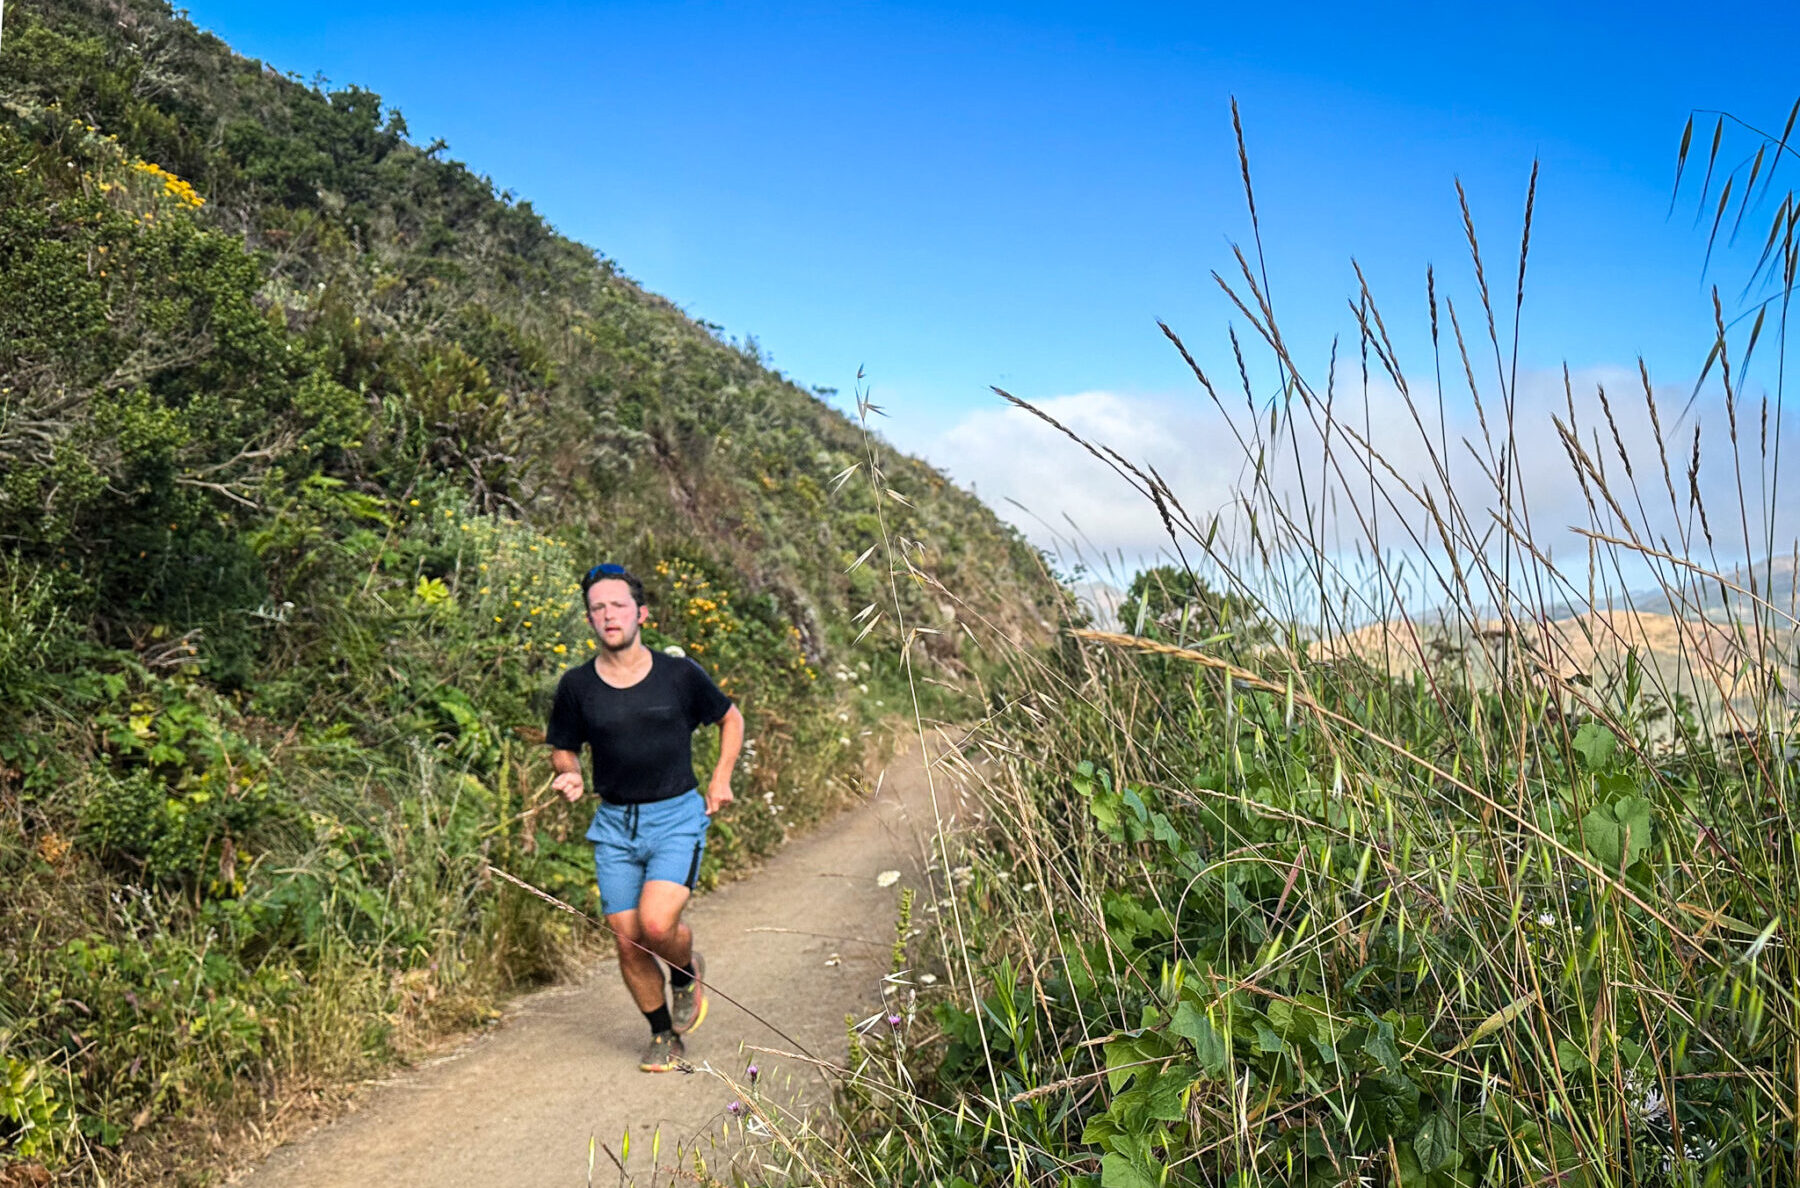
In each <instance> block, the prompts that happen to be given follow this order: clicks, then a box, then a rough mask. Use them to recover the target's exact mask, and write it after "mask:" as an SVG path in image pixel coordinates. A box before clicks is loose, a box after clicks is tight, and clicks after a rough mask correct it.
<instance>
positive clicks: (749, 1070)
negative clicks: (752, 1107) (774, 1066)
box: [744, 1064, 762, 1085]
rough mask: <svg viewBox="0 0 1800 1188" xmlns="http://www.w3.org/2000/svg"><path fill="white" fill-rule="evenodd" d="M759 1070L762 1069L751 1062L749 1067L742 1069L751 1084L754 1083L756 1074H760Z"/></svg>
mask: <svg viewBox="0 0 1800 1188" xmlns="http://www.w3.org/2000/svg"><path fill="white" fill-rule="evenodd" d="M761 1072H762V1069H760V1068H758V1067H756V1066H755V1065H754V1064H752V1065H751V1066H750V1067H749V1068H747V1069H745V1070H744V1075H745V1076H747V1077H749V1078H750V1083H751V1084H752V1085H754V1084H756V1078H757V1076H758V1075H759V1074H761Z"/></svg>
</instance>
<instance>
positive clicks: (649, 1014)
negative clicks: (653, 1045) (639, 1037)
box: [644, 1006, 675, 1035]
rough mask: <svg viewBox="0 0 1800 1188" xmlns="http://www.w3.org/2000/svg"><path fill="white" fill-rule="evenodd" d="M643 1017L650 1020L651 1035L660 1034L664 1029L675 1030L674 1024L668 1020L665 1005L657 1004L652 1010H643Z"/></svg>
mask: <svg viewBox="0 0 1800 1188" xmlns="http://www.w3.org/2000/svg"><path fill="white" fill-rule="evenodd" d="M644 1018H645V1019H648V1020H649V1021H650V1034H651V1035H661V1034H662V1033H663V1032H665V1031H673V1030H675V1025H674V1024H673V1023H671V1022H670V1021H669V1008H668V1007H666V1006H659V1007H657V1008H656V1009H655V1010H653V1011H645V1012H644Z"/></svg>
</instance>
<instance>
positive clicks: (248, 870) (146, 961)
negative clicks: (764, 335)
mask: <svg viewBox="0 0 1800 1188" xmlns="http://www.w3.org/2000/svg"><path fill="white" fill-rule="evenodd" d="M5 21H6V27H5V38H4V42H3V44H0V875H3V876H4V877H5V879H6V880H7V883H8V886H9V887H11V888H14V889H15V890H14V893H13V894H12V895H10V896H9V897H8V902H7V903H6V905H5V906H4V907H3V908H0V1181H3V1180H4V1178H5V1177H6V1176H7V1175H8V1174H9V1173H8V1172H7V1171H6V1170H5V1169H6V1168H7V1167H8V1166H9V1165H12V1164H16V1166H17V1167H18V1168H23V1169H26V1170H25V1171H20V1172H19V1173H18V1174H21V1175H24V1174H27V1173H29V1174H32V1175H35V1174H37V1171H35V1170H32V1169H49V1170H50V1171H52V1172H56V1173H58V1174H61V1173H64V1172H67V1173H70V1174H73V1175H76V1176H77V1177H85V1178H87V1179H90V1180H98V1179H108V1180H111V1181H112V1182H118V1181H119V1177H120V1176H121V1175H123V1178H124V1179H125V1180H127V1181H129V1180H132V1179H135V1178H155V1176H156V1175H158V1174H161V1173H160V1172H159V1171H158V1169H167V1168H168V1167H170V1166H172V1164H171V1159H172V1158H174V1157H172V1156H170V1155H169V1153H170V1152H172V1151H177V1150H180V1149H183V1148H185V1149H187V1150H189V1151H192V1150H194V1149H197V1148H198V1147H199V1146H200V1144H196V1143H194V1142H193V1141H192V1131H191V1128H195V1127H199V1128H206V1129H210V1130H211V1132H212V1133H213V1134H214V1135H216V1134H218V1133H219V1131H218V1129H217V1127H219V1126H224V1125H227V1124H228V1123H229V1122H230V1120H231V1119H233V1118H235V1117H238V1116H240V1115H241V1113H242V1111H243V1110H244V1109H246V1108H248V1106H249V1104H250V1103H253V1102H256V1101H257V1100H259V1099H265V1098H270V1097H273V1098H274V1099H276V1100H279V1099H280V1098H281V1095H283V1094H290V1093H293V1092H297V1091H300V1090H303V1089H304V1090H307V1091H312V1090H315V1089H318V1088H319V1087H321V1086H329V1085H331V1084H333V1083H335V1082H336V1081H338V1080H341V1079H343V1078H346V1077H354V1076H360V1075H364V1074H365V1073H366V1072H367V1071H368V1070H369V1069H370V1068H373V1067H377V1066H379V1065H380V1064H381V1063H383V1062H385V1061H389V1060H391V1059H393V1058H395V1057H396V1056H403V1055H405V1054H406V1053H408V1052H410V1051H414V1050H417V1046H418V1044H419V1043H420V1042H422V1041H423V1040H424V1039H426V1038H428V1037H429V1036H431V1035H433V1034H435V1033H437V1032H440V1031H442V1030H443V1029H446V1028H457V1027H464V1026H468V1025H470V1024H471V1023H475V1022H479V1021H480V1020H481V1019H483V1018H485V1017H487V1013H488V1012H489V1011H490V1009H491V1007H492V1004H493V1003H494V1002H495V1001H497V998H498V996H500V995H503V994H505V993H506V992H507V991H508V990H509V989H510V988H512V987H515V986H518V985H522V984H528V983H531V982H534V981H540V980H543V979H546V978H550V977H554V976H556V975H557V973H558V972H559V971H561V970H563V969H565V968H566V967H567V963H568V961H569V960H570V959H571V957H572V956H573V955H575V954H577V953H578V952H579V950H580V944H581V942H580V939H579V938H578V937H576V936H575V935H573V933H572V932H571V930H570V929H569V927H568V926H567V925H566V924H564V923H562V922H561V921H559V920H557V919H554V918H552V914H551V913H547V912H545V911H543V910H542V909H541V907H539V906H537V905H535V904H534V903H532V902H530V901H529V900H526V899H524V898H521V897H519V896H515V895H513V894H511V893H503V891H502V890H501V889H500V884H497V883H496V882H495V881H494V880H493V879H492V878H491V877H490V876H489V874H488V871H489V868H490V866H500V867H504V868H505V869H508V870H510V871H512V872H513V873H516V874H519V875H521V876H523V877H525V878H527V879H529V880H530V881H532V882H533V883H535V884H536V885H538V886H541V887H545V888H547V889H549V890H550V891H552V892H554V893H556V894H560V895H564V896H566V897H568V898H569V899H571V901H573V902H578V903H582V902H586V898H584V897H588V898H591V896H592V885H591V881H592V871H591V868H590V866H589V859H588V857H587V855H586V853H585V847H584V846H583V845H582V844H581V842H580V840H579V835H580V826H581V824H583V822H581V821H579V820H577V819H576V817H577V814H576V812H575V811H574V810H570V811H568V812H566V813H565V812H564V810H563V808H562V806H561V805H560V804H551V803H549V802H548V801H546V800H545V799H544V797H543V783H544V779H545V778H546V775H547V772H546V769H545V765H544V763H543V756H542V754H541V747H539V746H537V745H536V743H535V740H536V738H537V737H539V736H538V735H537V734H536V729H537V727H539V726H540V725H541V718H542V702H543V698H544V693H545V690H546V688H547V687H548V686H549V684H550V683H551V682H552V681H553V680H554V678H555V676H556V675H557V673H558V672H560V671H561V670H562V669H563V668H564V667H566V666H567V665H568V664H570V663H572V662H573V661H574V660H575V659H576V658H577V657H579V656H580V655H583V654H584V653H585V650H586V649H587V648H588V647H590V646H591V642H590V640H589V639H588V638H587V636H586V634H585V632H584V629H583V627H582V624H581V621H580V617H579V615H578V614H577V613H576V611H575V607H576V602H575V599H574V597H573V594H574V583H575V581H576V579H577V578H578V576H579V574H580V573H581V572H582V571H584V570H585V569H586V568H587V567H588V566H589V565H591V564H593V563H594V562H596V561H599V560H614V561H621V562H624V563H626V564H628V565H630V566H632V567H633V568H635V569H637V570H638V571H639V572H641V573H642V574H644V576H645V577H646V579H647V582H648V584H649V587H650V595H651V599H652V614H653V630H652V631H651V632H650V633H649V634H650V637H651V639H652V642H654V643H656V644H659V645H672V644H679V645H681V646H682V647H684V648H685V649H686V650H687V651H688V652H689V653H690V654H693V655H695V656H696V657H698V658H699V659H700V660H701V662H702V663H704V664H705V665H707V666H708V667H709V668H710V669H712V670H713V671H714V672H715V673H716V674H717V675H718V676H719V678H720V680H721V683H722V684H723V685H724V686H725V687H726V688H727V690H728V691H729V692H731V693H732V694H733V695H734V696H736V697H737V698H738V699H739V701H740V702H741V704H743V706H744V708H745V711H746V714H747V716H748V718H749V721H750V733H751V736H752V739H753V743H754V747H753V753H752V754H751V755H749V756H748V757H747V759H746V761H745V763H744V764H743V765H742V767H741V768H740V774H741V779H740V781H739V786H738V798H739V803H738V805H737V806H736V807H735V808H734V812H733V816H732V818H731V819H730V821H729V822H724V823H722V827H721V828H719V829H716V830H715V834H716V837H715V839H714V845H713V846H712V847H710V848H709V852H708V855H707V857H708V863H707V866H706V869H705V872H704V877H705V878H706V879H707V880H714V879H717V878H718V877H720V876H721V874H724V873H728V872H729V871H731V870H733V869H736V868H739V867H741V866H743V865H744V864H745V863H747V862H749V861H751V860H753V859H754V858H755V857H756V856H757V855H759V854H765V853H768V852H769V851H770V850H771V849H772V848H773V847H775V846H776V845H778V844H779V843H780V841H781V840H782V838H783V837H784V836H785V835H786V834H787V833H788V832H789V831H790V830H792V829H794V828H797V827H800V826H803V825H805V824H807V823H809V822H810V821H812V820H815V819H817V818H818V817H819V816H821V815H822V814H824V813H825V812H827V811H828V810H829V809H830V808H832V807H833V806H834V804H836V803H838V802H839V801H841V800H842V799H843V797H844V796H845V794H846V790H847V789H849V788H851V787H853V786H854V783H855V781H856V779H857V778H858V776H859V772H860V765H859V760H860V752H861V747H860V746H859V745H858V740H859V737H860V736H861V735H863V734H867V733H869V732H870V731H871V730H873V729H874V728H875V726H876V724H877V723H878V721H879V720H880V719H881V718H882V717H883V716H884V715H885V714H887V713H890V712H891V711H892V710H893V709H894V708H895V707H897V706H898V705H899V704H900V701H899V696H900V690H902V689H903V688H904V687H905V686H904V684H903V682H902V673H901V671H900V662H899V657H900V656H901V654H902V651H903V649H902V647H901V646H900V644H901V636H900V635H899V632H898V626H899V625H900V624H904V626H905V629H906V630H907V632H908V633H909V634H908V635H907V636H906V637H905V638H906V642H907V643H909V644H910V645H911V647H910V651H909V652H908V654H909V655H910V656H911V657H912V659H913V661H914V662H915V663H916V664H922V665H924V666H925V668H926V669H927V670H928V671H930V672H932V673H934V674H935V675H934V678H933V679H934V680H942V681H944V682H945V683H946V684H954V683H955V678H957V677H958V676H961V675H964V674H967V673H969V672H971V671H976V672H978V671H980V670H981V668H982V666H983V665H984V664H985V663H987V661H986V660H985V659H984V649H985V648H986V647H987V646H988V644H989V643H990V642H991V641H993V640H994V639H995V638H997V637H1000V636H1004V637H1007V638H1010V639H1012V640H1015V641H1023V642H1027V643H1030V642H1032V641H1036V640H1039V639H1041V638H1043V636H1044V634H1045V627H1046V622H1045V620H1046V619H1048V618H1050V617H1052V611H1053V609H1054V608H1055V607H1056V606H1057V605H1058V600H1059V599H1060V597H1061V596H1060V595H1059V594H1057V593H1056V591H1055V588H1054V587H1053V586H1052V585H1051V584H1050V583H1049V582H1048V580H1047V579H1046V578H1045V577H1044V576H1043V570H1042V567H1041V566H1040V564H1039V562H1038V558H1037V557H1036V555H1035V554H1034V553H1033V552H1032V551H1031V550H1030V549H1029V548H1028V547H1027V546H1026V545H1025V544H1024V543H1023V542H1022V541H1021V539H1020V538H1019V537H1018V536H1017V535H1016V534H1015V533H1014V532H1013V531H1012V530H1011V529H1009V528H1007V527H1005V526H1004V525H1002V524H1001V523H1000V522H999V521H998V520H997V519H996V518H995V517H994V516H993V515H992V513H991V512H989V511H988V510H987V509H986V508H985V507H983V506H982V505H981V504H980V503H979V502H978V501H976V500H975V499H974V498H973V497H972V496H970V495H968V494H966V493H964V492H962V491H960V490H958V489H956V488H955V487H954V486H953V485H951V484H950V483H948V482H947V481H946V480H945V479H944V478H943V477H942V476H941V475H940V474H938V473H937V472H935V471H933V470H932V469H930V468H929V467H927V466H925V465H923V464H922V463H920V462H918V461H916V460H913V459H910V458H907V457H904V456H901V455H898V454H896V453H895V452H893V451H892V450H890V449H888V448H887V447H886V446H885V445H884V444H883V443H882V442H881V441H880V440H879V439H878V438H873V437H870V436H868V435H865V434H864V432H863V431H862V430H861V428H860V427H859V426H858V425H856V424H854V423H852V422H851V421H850V420H849V419H847V418H846V417H844V416H843V415H841V414H840V413H838V412H836V411H834V410H833V409H831V408H830V407H828V406H827V405H825V404H824V403H822V402H821V401H820V400H819V399H818V398H817V397H816V396H815V395H813V394H812V393H811V392H809V391H806V390H804V389H802V388H801V387H800V386H798V385H797V384H795V383H794V382H792V381H791V380H789V379H788V378H786V377H784V376H781V375H779V374H777V373H775V372H773V371H771V370H770V369H769V368H767V367H766V366H764V365H763V363H762V361H761V359H760V358H759V356H758V354H757V352H756V350H755V349H754V348H753V347H748V346H742V345H738V344H736V343H733V342H731V341H728V340H725V339H723V338H721V336H720V333H719V331H718V330H717V329H716V328H713V327H709V326H705V325H701V324H698V323H696V322H694V321H692V320H691V319H689V318H687V317H685V316H684V315H683V314H682V313H681V312H680V311H679V310H678V309H676V308H675V307H674V306H673V305H671V304H670V303H669V302H668V301H666V300H664V299H663V298H661V297H658V296H656V295H654V294H650V293H647V292H645V291H644V290H643V289H642V288H641V287H640V286H638V285H637V284H636V283H634V282H633V281H632V280H631V279H630V278H629V277H628V276H626V275H625V274H624V273H623V272H622V271H621V270H620V268H619V267H618V266H617V265H616V264H615V263H614V262H612V261H610V260H608V259H606V258H604V257H601V256H599V255H597V254H595V253H594V252H593V251H592V250H590V249H588V248H586V247H584V246H582V245H580V244H577V243H574V242H571V241H570V240H568V239H565V238H563V237H561V236H559V235H557V234H556V233H555V231H554V230H553V229H552V228H550V227H549V226H548V225H546V223H545V222H544V221H543V220H542V219H541V218H540V217H539V216H538V215H537V214H536V213H535V212H533V210H532V209H531V207H530V204H529V203H527V202H522V201H515V200H513V199H511V198H510V196H507V195H503V194H497V193H496V191H495V187H494V185H493V184H492V183H490V182H489V181H488V180H487V179H485V178H482V177H479V176H477V175H476V174H475V173H473V172H472V171H470V170H469V169H468V168H467V167H465V166H463V165H461V164H458V163H456V162H454V161H450V160H447V159H445V154H444V152H443V148H442V146H441V145H440V144H430V145H420V144H418V143H416V142H414V141H413V140H412V139H411V138H410V137H409V134H408V131H407V129H406V126H405V123H404V121H403V120H402V119H401V118H400V116H399V114H398V112H397V111H395V110H393V109H392V108H389V107H386V106H384V104H383V103H382V101H381V99H380V98H379V97H378V96H376V95H375V94H373V93H371V92H368V91H364V90H361V89H358V88H355V87H351V88H347V89H344V90H337V91H329V92H326V91H321V90H315V89H313V88H311V87H308V86H305V85H302V84H300V83H298V82H296V81H295V80H294V79H293V78H292V77H289V76H285V75H283V74H281V73H279V72H277V71H276V70H274V69H272V68H270V67H268V66H265V65H264V64H262V63H259V62H255V61H251V60H248V59H245V58H242V57H239V56H237V55H235V54H233V53H232V52H231V50H230V49H229V47H227V46H226V45H224V44H223V43H222V42H220V41H219V40H218V39H217V38H214V37H212V36H210V35H208V34H205V33H202V32H200V31H199V30H197V29H195V28H194V26H193V25H192V24H191V23H189V22H188V21H187V20H186V19H185V18H184V17H182V16H179V15H177V14H175V13H173V12H172V11H171V10H170V8H169V7H168V6H167V5H166V4H163V3H158V2H154V0H31V2H28V3H13V4H8V5H7V6H6V10H5ZM884 546H885V547H884ZM859 558H860V559H862V560H861V562H860V563H859ZM891 570H893V571H898V572H899V573H900V574H901V575H902V579H903V580H899V581H890V577H889V574H890V571H891ZM896 598H897V599H898V602H897V603H896V602H895V599H896ZM871 604H873V605H874V606H875V608H876V609H875V610H874V611H871V612H870V613H869V614H868V615H865V616H862V617H860V618H859V617H858V616H857V613H856V612H858V611H859V610H860V609H861V608H863V607H865V606H869V605H871ZM866 628H872V630H870V631H869V632H868V634H867V637H866V638H863V639H862V641H861V644H860V646H857V645H856V643H855V641H856V640H857V639H858V637H859V633H862V632H864V631H865V629H866ZM915 629H922V630H919V631H918V632H917V633H916V634H913V632H914V630H915ZM928 690H930V691H933V692H934V693H935V694H936V695H938V696H940V697H942V698H943V699H945V708H946V709H947V710H951V711H954V710H956V708H957V706H959V705H960V704H961V703H959V702H956V701H955V698H956V697H957V696H959V695H958V694H957V693H955V692H953V691H950V690H946V689H944V688H940V687H939V686H938V685H931V686H928ZM184 1127H186V1128H190V1130H187V1131H184V1129H183V1128H184ZM184 1135H186V1136H187V1137H186V1138H184V1137H183V1136H184ZM175 1162H176V1163H179V1159H175Z"/></svg>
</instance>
